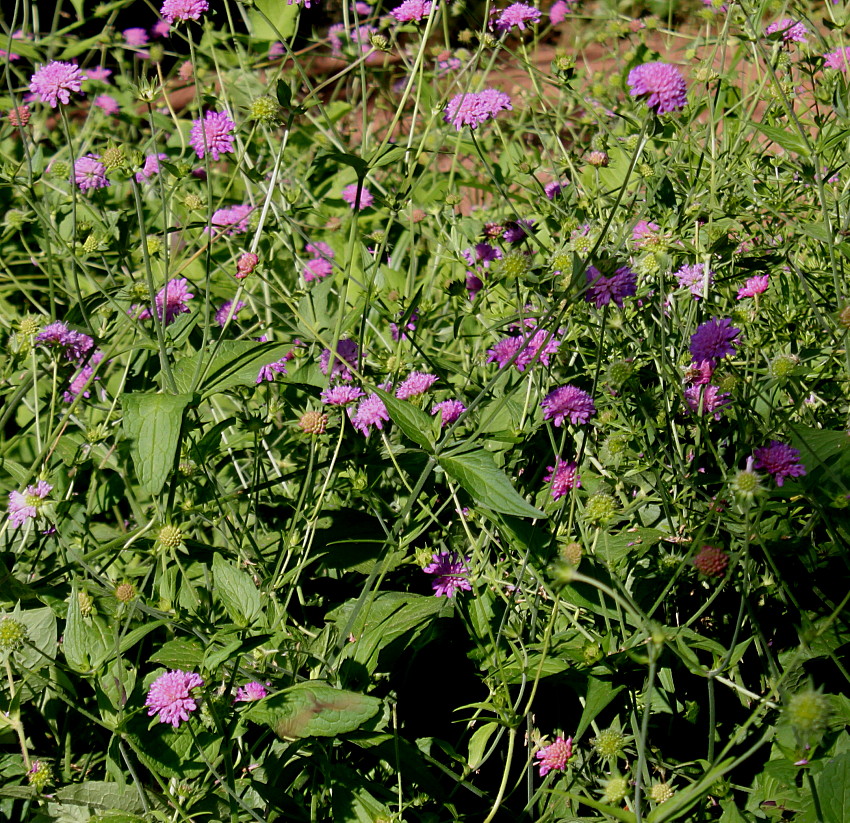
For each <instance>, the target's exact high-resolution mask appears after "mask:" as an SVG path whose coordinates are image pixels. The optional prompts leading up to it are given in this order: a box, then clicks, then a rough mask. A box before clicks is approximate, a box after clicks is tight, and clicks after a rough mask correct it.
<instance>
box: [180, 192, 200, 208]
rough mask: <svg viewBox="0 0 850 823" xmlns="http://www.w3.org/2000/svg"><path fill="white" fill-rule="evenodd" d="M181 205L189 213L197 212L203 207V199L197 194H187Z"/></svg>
mask: <svg viewBox="0 0 850 823" xmlns="http://www.w3.org/2000/svg"><path fill="white" fill-rule="evenodd" d="M183 205H184V206H185V207H186V208H187V209H189V211H198V210H200V209H202V208H203V207H204V199H203V198H202V197H199V196H198V195H197V194H187V195H186V197H185V198H184V199H183Z"/></svg>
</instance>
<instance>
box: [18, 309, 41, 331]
mask: <svg viewBox="0 0 850 823" xmlns="http://www.w3.org/2000/svg"><path fill="white" fill-rule="evenodd" d="M39 328H41V326H40V324H39V322H38V320H37V319H36V318H35V317H34V316H33V315H31V314H28V315H27V316H26V317H22V318H21V320H20V322H19V323H18V334H22V335H24V336H25V337H32V336H33V335H36V334H38V330H39Z"/></svg>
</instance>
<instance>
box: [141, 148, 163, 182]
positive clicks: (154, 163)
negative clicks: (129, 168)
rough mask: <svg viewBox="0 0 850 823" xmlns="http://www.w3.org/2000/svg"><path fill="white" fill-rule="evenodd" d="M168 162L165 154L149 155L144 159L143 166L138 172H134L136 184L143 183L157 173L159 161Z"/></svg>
mask: <svg viewBox="0 0 850 823" xmlns="http://www.w3.org/2000/svg"><path fill="white" fill-rule="evenodd" d="M160 160H168V155H167V154H149V155H147V156H146V157H145V164H144V165H143V166H142V168H141V170H140V171H137V172H136V182H137V183H144V182H145V180H150V179H151V177H153V176H154V175H155V174H158V173H159V161H160Z"/></svg>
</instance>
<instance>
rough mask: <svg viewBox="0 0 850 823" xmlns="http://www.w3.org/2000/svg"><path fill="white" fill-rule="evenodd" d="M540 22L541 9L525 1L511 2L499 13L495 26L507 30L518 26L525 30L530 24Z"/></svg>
mask: <svg viewBox="0 0 850 823" xmlns="http://www.w3.org/2000/svg"><path fill="white" fill-rule="evenodd" d="M493 13H495V9H494V10H493ZM538 22H540V10H539V9H536V8H534V6H528V5H526V4H525V3H511V5H510V6H508V7H507V8H506V9H503V10H502V13H501V14H499V17H498V19H497V20H496V26H495V28H496V30H497V31H502V32H505V31H509V30H510V29H512V28H513V27H514V26H516V27H517V28H518V29H519V30H520V31H524V30H525V29H526V28H528V27H530V26H536V25H537V23H538Z"/></svg>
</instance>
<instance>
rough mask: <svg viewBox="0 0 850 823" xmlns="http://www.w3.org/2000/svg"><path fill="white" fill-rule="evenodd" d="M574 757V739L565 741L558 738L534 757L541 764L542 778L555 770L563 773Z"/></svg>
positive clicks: (569, 738) (539, 765) (570, 738)
mask: <svg viewBox="0 0 850 823" xmlns="http://www.w3.org/2000/svg"><path fill="white" fill-rule="evenodd" d="M572 756H573V739H572V737H568V738H567V739H566V740H564V738H563V737H561V736H558V737H557V738H556V739H555V742H554V743H552V744H550V745H549V746H544V747H543V748H542V749H540V751H538V752H537V753H536V754H535V755H534V757H535V759H537V760H539V761H540V762H539V763H538V764H537V765H538V767H539V769H540V776H541V777H545V776H546V775H547V774H549V772H550V771H552V770H553V769H554V770H555V771H559V772H562V771H563V770H564V769H565V768H566V767H567V761H568V760H569V759H570V758H571V757H572Z"/></svg>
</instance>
